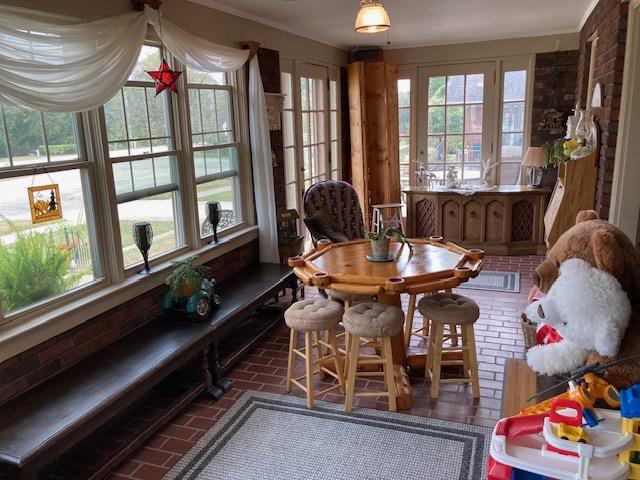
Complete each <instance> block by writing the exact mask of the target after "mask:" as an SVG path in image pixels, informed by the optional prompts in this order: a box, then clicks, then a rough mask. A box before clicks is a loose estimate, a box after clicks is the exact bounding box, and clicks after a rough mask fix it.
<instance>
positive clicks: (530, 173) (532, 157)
mask: <svg viewBox="0 0 640 480" xmlns="http://www.w3.org/2000/svg"><path fill="white" fill-rule="evenodd" d="M522 166H523V167H526V169H527V170H526V171H527V187H528V188H530V189H533V188H540V182H542V167H544V150H542V148H541V147H529V148H528V149H527V153H525V154H524V159H523V160H522Z"/></svg>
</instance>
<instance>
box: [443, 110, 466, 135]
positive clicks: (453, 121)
mask: <svg viewBox="0 0 640 480" xmlns="http://www.w3.org/2000/svg"><path fill="white" fill-rule="evenodd" d="M463 122H464V107H462V106H460V107H447V133H462V126H463Z"/></svg>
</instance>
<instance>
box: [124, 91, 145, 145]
mask: <svg viewBox="0 0 640 480" xmlns="http://www.w3.org/2000/svg"><path fill="white" fill-rule="evenodd" d="M122 90H123V92H124V105H125V108H126V117H127V128H128V129H129V139H143V138H144V139H147V138H149V119H148V118H147V105H146V102H145V92H144V90H145V89H144V88H142V87H126V86H125V87H123V89H122ZM134 146H135V147H134V148H135V149H136V150H137V151H136V152H133V151H132V152H131V153H145V152H144V149H145V148H147V152H148V149H150V145H148V141H147V142H144V141H142V142H139V143H137V142H134ZM138 150H140V151H138Z"/></svg>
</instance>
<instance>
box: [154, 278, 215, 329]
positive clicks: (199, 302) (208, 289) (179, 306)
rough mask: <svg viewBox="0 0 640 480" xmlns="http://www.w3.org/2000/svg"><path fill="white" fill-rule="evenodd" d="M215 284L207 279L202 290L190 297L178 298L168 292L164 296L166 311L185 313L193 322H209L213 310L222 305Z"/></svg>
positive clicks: (203, 281)
mask: <svg viewBox="0 0 640 480" xmlns="http://www.w3.org/2000/svg"><path fill="white" fill-rule="evenodd" d="M215 284H216V282H215V280H213V279H211V280H207V279H206V278H205V279H203V280H202V283H201V284H200V289H199V290H198V291H197V292H195V293H193V294H191V295H189V296H188V297H176V296H174V295H173V294H172V292H167V293H166V294H165V296H164V309H165V310H174V311H177V312H185V313H186V314H187V316H188V317H189V318H190V319H192V320H198V321H205V320H208V319H209V316H210V314H211V310H212V309H213V308H215V307H218V306H219V305H220V296H219V295H217V294H216V293H215V292H214V290H215Z"/></svg>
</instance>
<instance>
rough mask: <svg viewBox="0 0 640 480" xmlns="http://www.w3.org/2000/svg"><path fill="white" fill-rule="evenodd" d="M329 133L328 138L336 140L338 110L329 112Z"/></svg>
mask: <svg viewBox="0 0 640 480" xmlns="http://www.w3.org/2000/svg"><path fill="white" fill-rule="evenodd" d="M330 124H331V125H330V133H331V138H330V139H329V140H337V139H338V112H331V122H330Z"/></svg>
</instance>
